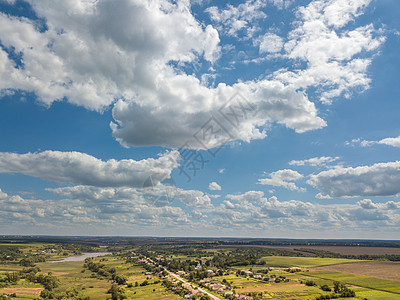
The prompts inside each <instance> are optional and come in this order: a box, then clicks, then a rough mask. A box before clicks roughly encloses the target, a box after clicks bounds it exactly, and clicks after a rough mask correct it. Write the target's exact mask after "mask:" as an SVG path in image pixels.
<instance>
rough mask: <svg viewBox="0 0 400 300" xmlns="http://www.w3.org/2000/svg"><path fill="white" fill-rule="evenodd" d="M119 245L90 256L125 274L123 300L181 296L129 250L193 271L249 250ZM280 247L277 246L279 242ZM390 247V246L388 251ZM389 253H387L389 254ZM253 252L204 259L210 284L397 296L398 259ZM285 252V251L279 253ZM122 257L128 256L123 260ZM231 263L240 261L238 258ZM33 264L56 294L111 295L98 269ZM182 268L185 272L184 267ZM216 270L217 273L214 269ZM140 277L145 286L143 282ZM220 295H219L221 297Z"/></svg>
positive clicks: (32, 247) (20, 290) (27, 288)
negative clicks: (52, 280) (54, 281)
mask: <svg viewBox="0 0 400 300" xmlns="http://www.w3.org/2000/svg"><path fill="white" fill-rule="evenodd" d="M10 246H12V247H18V248H19V249H20V250H21V251H22V253H23V254H22V257H24V255H25V254H27V255H31V254H40V255H46V259H47V260H54V259H57V258H61V257H63V256H65V255H72V254H73V253H77V252H79V251H75V250H74V248H73V247H72V246H71V245H68V247H67V246H66V247H65V248H63V247H62V246H61V245H59V244H53V243H32V244H26V243H19V244H0V251H1V249H2V248H3V249H4V248H7V247H10ZM119 247H120V248H118V247H115V248H114V250H113V252H114V253H120V252H121V253H122V252H123V251H125V256H124V255H122V254H121V253H120V254H116V255H108V256H103V257H96V258H93V261H94V262H97V263H99V262H100V263H102V264H104V265H105V266H106V268H115V270H116V274H118V275H122V276H125V277H126V279H127V281H126V283H125V284H121V285H119V287H120V288H121V289H122V290H123V291H124V293H125V295H126V296H127V299H143V300H156V299H161V300H175V299H183V297H181V296H179V295H177V294H174V293H173V292H172V291H169V290H167V288H166V287H165V286H164V285H163V284H162V283H161V281H162V280H163V279H162V278H161V277H162V276H161V275H158V274H162V272H161V271H159V270H158V271H157V272H153V274H156V275H153V274H151V272H150V273H147V272H148V270H146V268H148V265H146V264H143V263H142V264H140V263H139V262H138V259H136V258H135V259H132V260H129V259H130V258H131V256H132V255H134V254H132V253H133V252H135V253H136V254H135V255H136V256H135V257H140V258H143V257H144V258H146V257H150V258H151V257H152V259H153V262H155V261H156V260H155V258H154V257H157V256H163V255H164V256H165V257H167V260H168V262H172V261H173V260H179V261H182V262H184V261H187V260H190V261H191V263H190V265H191V267H192V270H194V267H195V266H196V265H197V264H198V262H199V261H201V260H207V261H209V262H211V261H212V260H213V258H214V257H218V255H220V257H221V259H222V258H227V257H232V256H235V255H236V257H239V258H240V257H241V256H240V255H242V256H244V255H245V254H246V253H247V252H246V251H247V250H244V249H245V248H250V247H239V248H241V249H240V250H239V251H236V250H235V249H233V248H232V247H229V248H227V249H225V248H222V247H219V246H216V247H213V248H207V249H203V248H197V249H196V247H193V249H196V251H193V252H190V251H189V250H188V248H189V247H186V248H183V251H181V252H179V247H177V248H176V249H178V250H177V251H176V252H174V251H169V249H171V248H172V247H173V246H168V245H167V246H159V248H154V249H155V250H154V249H152V250H151V251H148V252H137V251H139V250H137V249H138V248H135V247H131V246H129V247H128V246H119ZM163 247H164V248H163ZM324 247H332V246H324ZM53 248H54V249H55V250H53ZM280 248H282V246H281V247H280ZM296 248H306V246H302V247H300V246H297V247H296ZM342 248H346V249H347V250H348V249H350V248H358V247H342ZM366 248H368V247H360V248H359V249H361V250H362V249H366ZM369 248H374V247H369ZM375 248H376V247H375ZM382 248H383V247H382ZM80 249H84V248H80ZM146 249H147V248H146ZM157 249H160V250H161V253H164V254H159V252H157ZM173 249H174V248H173ZM199 249H200V250H199ZM276 249H277V248H276ZM285 249H287V248H285ZM293 249H294V247H293ZM312 249H315V247H312ZM389 249H390V248H389ZM95 250H96V249H94V250H93V251H95ZM120 250H121V251H120ZM122 250H123V251H122ZM167 250H168V251H167ZM325 250H328V251H332V252H335V251H334V250H332V249H328V248H326V249H325ZM338 250H340V249H338ZM369 250H371V249H369ZM146 251H147V250H146ZM162 251H164V252H162ZM390 251H395V250H393V249H392V250H390ZM390 251H388V252H386V253H390ZM336 252H339V251H336ZM43 253H45V254H43ZM143 253H144V254H143ZM165 253H167V254H165ZM258 253H260V252H256V251H254V252H253V254H256V255H259V256H257V260H254V263H258V265H246V266H236V265H234V264H231V265H227V267H226V268H225V267H217V266H216V265H215V264H214V262H215V261H216V260H214V262H213V263H212V264H208V263H207V267H205V265H203V267H204V270H203V271H204V272H205V271H206V269H211V270H213V271H214V273H215V272H216V271H217V270H218V269H219V268H222V269H223V274H224V275H223V276H213V277H212V283H219V284H222V283H224V282H225V283H226V282H228V283H229V285H230V286H231V287H232V290H234V291H235V293H238V294H248V293H257V294H260V293H261V294H262V296H260V298H259V299H263V300H266V299H288V300H289V299H300V300H305V299H315V298H316V297H317V296H320V295H327V294H329V292H324V291H322V290H321V288H320V287H321V286H322V285H328V286H330V287H331V288H332V287H333V282H334V281H340V282H342V283H345V284H346V285H347V287H349V288H351V289H352V290H354V291H355V292H356V295H357V297H356V298H354V299H364V298H367V299H368V300H381V299H383V300H385V299H387V300H393V299H400V263H397V262H386V261H362V260H356V259H345V258H323V257H315V256H266V255H268V252H265V253H262V254H258ZM221 254H224V255H226V254H227V255H226V257H223V256H224V255H221ZM357 254H360V253H357ZM284 255H287V252H284ZM293 255H296V254H293ZM314 255H315V254H314ZM20 257H21V256H20ZM127 257H128V258H129V259H128V260H127ZM260 260H261V261H264V262H265V264H264V265H263V264H259V261H260ZM236 262H239V263H242V260H240V261H236ZM245 263H247V264H248V263H250V261H249V260H248V261H247V262H246V261H245ZM251 263H253V262H251ZM188 265H189V264H188ZM36 266H38V267H39V268H40V273H42V274H49V273H50V274H52V275H53V276H56V277H57V278H58V280H59V281H60V285H59V286H58V287H56V288H55V289H54V292H56V293H63V292H66V291H69V290H71V289H75V290H76V291H77V292H78V293H79V296H81V297H89V299H94V300H100V299H110V298H111V295H110V294H109V293H108V291H109V289H110V287H111V286H112V283H113V281H112V280H111V277H110V276H109V277H107V276H104V275H100V274H99V273H94V272H92V271H90V270H88V269H86V268H84V267H83V266H84V262H83V261H68V262H57V263H49V262H40V263H36ZM156 266H158V263H156ZM291 267H300V268H301V269H302V270H303V272H296V273H289V272H288V271H287V270H286V269H287V268H291ZM23 268H24V267H22V266H20V265H19V264H18V260H14V261H8V262H7V263H4V264H0V278H5V277H6V275H5V274H6V273H7V272H20V271H22V270H23ZM243 269H247V270H249V269H251V270H252V271H253V272H257V271H259V270H260V269H264V270H265V271H264V272H260V273H258V274H261V273H262V274H265V273H266V269H268V270H269V272H268V274H267V275H268V276H269V278H274V277H275V278H278V277H281V278H285V279H286V280H282V281H281V282H272V281H268V278H266V279H265V281H263V280H261V279H255V278H252V277H246V276H245V275H244V273H242V275H239V274H240V272H239V273H238V275H236V270H243ZM178 270H182V267H179V268H178V269H176V270H175V271H172V272H177V271H178ZM170 271H171V270H170ZM96 272H97V271H96ZM186 272H189V271H188V270H187V269H186ZM218 274H220V273H219V272H218ZM221 274H222V273H221ZM187 275H189V274H187ZM251 276H253V275H251ZM113 278H114V277H113ZM185 278H186V280H188V278H189V276H187V277H185ZM307 280H312V281H314V282H315V284H316V285H315V286H307V285H306V284H305V282H306V281H307ZM396 280H397V281H396ZM145 281H146V284H143V283H144V282H145ZM2 284H3V283H2ZM199 284H200V283H199V282H198V281H194V285H199ZM2 286H3V287H4V288H0V294H2V293H5V294H13V293H15V294H16V295H17V297H16V299H37V298H38V296H39V295H40V292H41V291H42V290H43V288H44V287H43V285H41V284H39V283H32V282H29V281H28V280H27V279H19V280H18V281H17V282H15V283H7V284H3V285H2ZM175 292H176V290H175ZM212 293H213V294H214V295H218V294H217V292H212ZM219 297H221V296H219ZM221 299H223V298H222V297H221ZM347 299H352V298H347Z"/></svg>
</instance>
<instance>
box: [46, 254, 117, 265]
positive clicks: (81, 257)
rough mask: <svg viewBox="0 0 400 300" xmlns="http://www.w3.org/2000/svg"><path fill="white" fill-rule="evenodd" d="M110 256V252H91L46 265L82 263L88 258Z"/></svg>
mask: <svg viewBox="0 0 400 300" xmlns="http://www.w3.org/2000/svg"><path fill="white" fill-rule="evenodd" d="M108 254H112V253H111V252H93V253H83V254H82V255H78V256H68V257H65V258H63V259H61V260H49V261H47V262H48V263H59V262H66V261H84V260H85V259H86V258H88V257H98V256H104V255H108Z"/></svg>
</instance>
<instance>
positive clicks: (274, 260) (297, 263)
mask: <svg viewBox="0 0 400 300" xmlns="http://www.w3.org/2000/svg"><path fill="white" fill-rule="evenodd" d="M262 260H264V261H265V262H266V265H267V266H268V267H281V268H290V267H301V268H312V267H320V266H328V265H336V264H345V263H351V262H360V261H362V260H356V259H345V258H321V257H290V256H266V257H263V258H262Z"/></svg>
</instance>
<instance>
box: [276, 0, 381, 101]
mask: <svg viewBox="0 0 400 300" xmlns="http://www.w3.org/2000/svg"><path fill="white" fill-rule="evenodd" d="M369 2H370V0H357V1H352V0H330V1H313V2H311V3H310V4H309V5H308V6H305V7H301V8H300V9H299V10H298V19H299V21H298V26H297V28H295V29H294V30H292V31H291V32H290V33H289V36H288V42H287V43H286V44H285V50H286V52H287V57H288V58H290V59H294V60H297V59H300V60H303V61H304V62H306V63H307V67H306V68H305V69H300V70H298V71H287V70H281V71H279V72H277V73H276V78H278V79H280V80H282V81H283V82H287V83H288V84H290V85H294V86H297V87H298V88H303V89H308V88H309V87H319V89H318V90H317V92H318V93H319V94H320V99H321V101H322V102H324V103H326V104H328V103H330V102H331V101H332V98H334V97H338V96H340V95H344V96H345V97H347V98H348V97H350V95H351V91H352V90H353V89H355V88H358V89H359V90H365V89H367V88H368V87H369V83H370V79H369V78H368V77H367V67H368V66H369V64H370V62H371V59H370V58H368V56H366V53H368V52H371V51H374V50H376V49H377V48H378V47H379V46H380V45H381V44H382V43H383V42H384V37H382V34H381V32H379V30H375V29H374V27H373V25H371V24H370V25H366V26H363V27H357V28H355V29H353V30H351V29H343V27H344V26H345V25H347V24H349V23H350V22H351V21H353V20H354V18H355V17H357V16H359V15H360V14H361V13H362V12H363V9H364V8H365V7H366V6H367V5H368V4H369Z"/></svg>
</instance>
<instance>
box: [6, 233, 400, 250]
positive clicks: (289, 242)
mask: <svg viewBox="0 0 400 300" xmlns="http://www.w3.org/2000/svg"><path fill="white" fill-rule="evenodd" d="M15 242H18V243H30V242H43V243H66V244H67V243H74V244H86V245H89V246H99V245H103V246H117V245H118V246H122V245H138V246H141V245H178V244H179V245H193V244H197V245H199V244H201V245H208V246H217V245H265V246H267V245H268V246H306V245H307V246H352V247H391V248H400V241H398V240H393V241H386V240H325V239H324V240H320V239H261V238H260V239H242V238H179V237H176V238H174V237H85V236H76V237H71V236H20V235H3V236H0V243H15Z"/></svg>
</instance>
